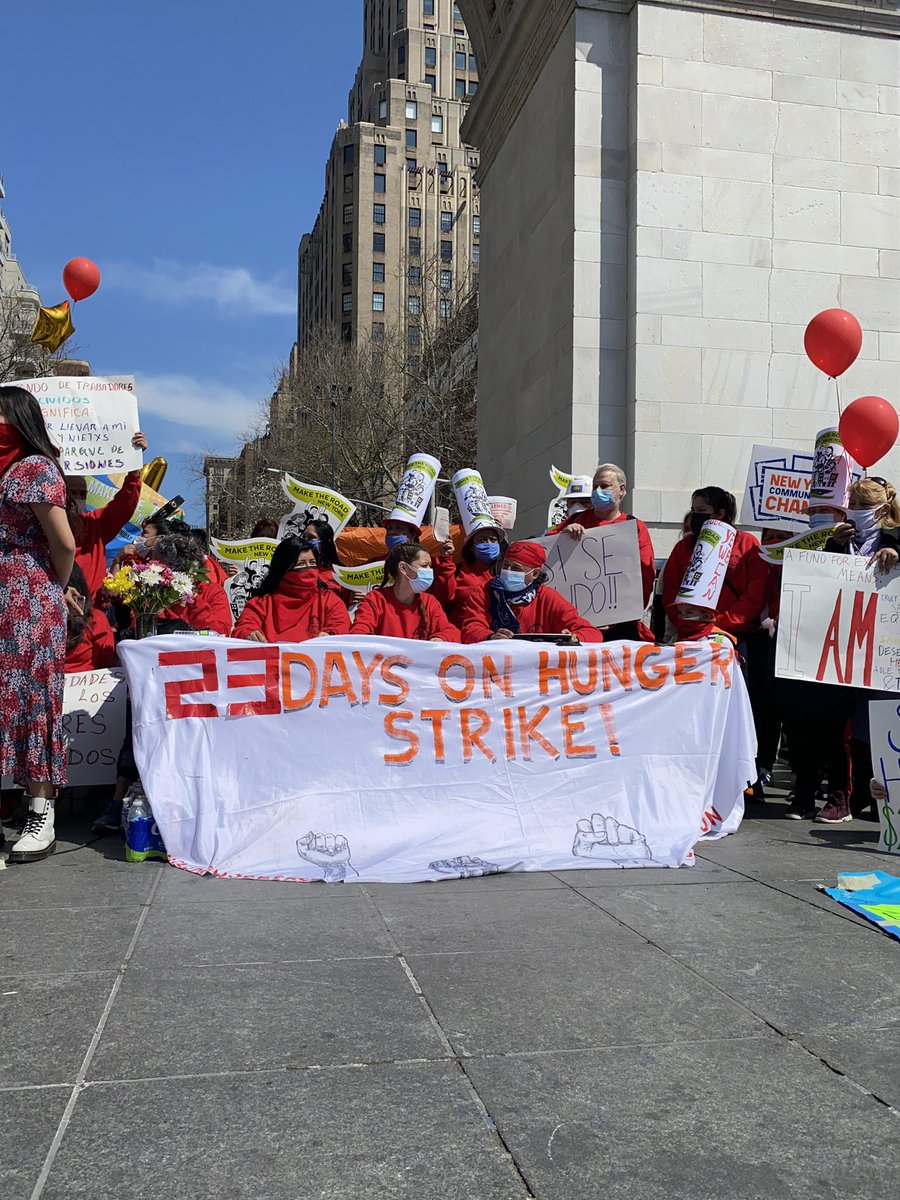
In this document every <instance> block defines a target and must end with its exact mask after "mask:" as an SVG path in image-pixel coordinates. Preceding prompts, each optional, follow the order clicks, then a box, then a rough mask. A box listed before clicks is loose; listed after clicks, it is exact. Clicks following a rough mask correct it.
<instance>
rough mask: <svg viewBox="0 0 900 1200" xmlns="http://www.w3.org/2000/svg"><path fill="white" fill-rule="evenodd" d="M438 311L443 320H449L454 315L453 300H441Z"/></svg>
mask: <svg viewBox="0 0 900 1200" xmlns="http://www.w3.org/2000/svg"><path fill="white" fill-rule="evenodd" d="M438 312H439V314H440V317H441V320H442V321H449V320H450V318H451V317H452V316H453V301H452V300H440V301H439V302H438Z"/></svg>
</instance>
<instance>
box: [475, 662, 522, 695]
mask: <svg viewBox="0 0 900 1200" xmlns="http://www.w3.org/2000/svg"><path fill="white" fill-rule="evenodd" d="M492 683H493V684H494V685H495V686H496V688H497V690H498V691H499V692H500V694H501V695H503V696H509V697H512V696H513V695H514V694H515V693H514V692H513V682H512V659H511V658H510V656H509V655H508V654H507V656H506V658H504V660H503V674H502V675H501V674H500V672H499V671H498V670H497V665H496V663H495V662H494V659H493V657H492V656H491V655H490V654H485V655H484V656H483V657H482V659H481V686H482V688H483V689H484V698H485V700H490V698H491V695H492V689H491V684H492Z"/></svg>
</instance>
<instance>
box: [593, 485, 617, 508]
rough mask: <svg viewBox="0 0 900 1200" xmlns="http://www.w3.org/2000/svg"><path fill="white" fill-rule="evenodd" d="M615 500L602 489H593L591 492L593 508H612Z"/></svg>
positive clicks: (610, 493) (609, 493)
mask: <svg viewBox="0 0 900 1200" xmlns="http://www.w3.org/2000/svg"><path fill="white" fill-rule="evenodd" d="M615 502H616V498H615V496H614V495H613V494H612V492H607V491H606V490H605V489H604V488H594V490H593V491H592V492H591V504H593V506H594V508H601V509H602V508H612V506H613V505H614V504H615Z"/></svg>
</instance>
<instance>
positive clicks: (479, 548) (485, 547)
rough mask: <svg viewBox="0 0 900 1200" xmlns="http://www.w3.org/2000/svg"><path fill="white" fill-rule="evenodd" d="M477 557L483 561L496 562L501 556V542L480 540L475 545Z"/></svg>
mask: <svg viewBox="0 0 900 1200" xmlns="http://www.w3.org/2000/svg"><path fill="white" fill-rule="evenodd" d="M475 557H476V558H477V559H478V561H479V562H483V563H492V562H496V561H497V559H498V558H499V557H500V543H499V542H478V543H477V545H476V546H475Z"/></svg>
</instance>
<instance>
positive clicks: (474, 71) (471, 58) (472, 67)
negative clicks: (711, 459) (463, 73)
mask: <svg viewBox="0 0 900 1200" xmlns="http://www.w3.org/2000/svg"><path fill="white" fill-rule="evenodd" d="M469 70H470V71H471V72H472V74H473V75H477V74H478V64H477V63H476V62H475V55H474V54H470V55H469Z"/></svg>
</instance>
